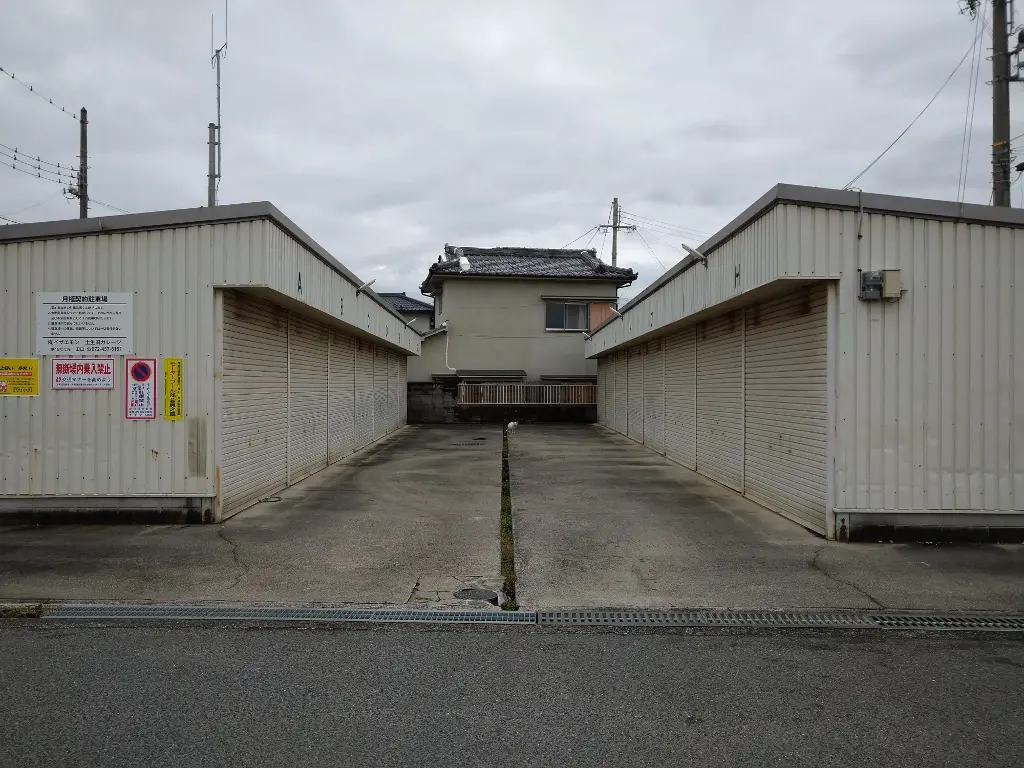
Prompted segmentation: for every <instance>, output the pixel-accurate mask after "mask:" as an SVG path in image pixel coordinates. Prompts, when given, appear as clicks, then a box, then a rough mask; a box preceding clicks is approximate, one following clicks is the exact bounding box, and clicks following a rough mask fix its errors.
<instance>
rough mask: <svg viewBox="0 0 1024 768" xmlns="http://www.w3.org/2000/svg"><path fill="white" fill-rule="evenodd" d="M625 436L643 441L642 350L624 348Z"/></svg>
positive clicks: (638, 348) (639, 441)
mask: <svg viewBox="0 0 1024 768" xmlns="http://www.w3.org/2000/svg"><path fill="white" fill-rule="evenodd" d="M626 436H627V437H629V438H630V439H631V440H636V441H637V442H638V443H642V442H643V441H644V350H643V348H642V347H639V346H637V347H630V348H629V349H627V350H626Z"/></svg>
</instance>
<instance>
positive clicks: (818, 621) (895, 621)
mask: <svg viewBox="0 0 1024 768" xmlns="http://www.w3.org/2000/svg"><path fill="white" fill-rule="evenodd" d="M41 618H42V619H88V620H102V619H179V620H233V621H314V622H364V623H381V624H393V623H412V624H520V625H523V624H525V625H533V626H542V627H565V626H577V627H580V626H590V627H747V628H791V629H808V628H811V629H813V628H817V629H876V630H877V629H900V630H923V631H935V630H947V631H948V630H952V631H969V632H1021V631H1024V615H1022V614H981V613H976V614H951V613H945V614H937V613H917V612H887V611H742V610H717V609H707V610H703V609H698V610H626V609H621V610H620V609H603V610H568V609H567V610H540V611H480V610H476V611H447V610H429V609H420V610H411V609H407V608H333V607H322V606H222V605H177V604H145V605H139V604H135V605H130V604H109V603H108V604H93V603H65V604H57V605H53V606H43V609H42V614H41Z"/></svg>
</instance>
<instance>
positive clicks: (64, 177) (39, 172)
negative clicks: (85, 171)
mask: <svg viewBox="0 0 1024 768" xmlns="http://www.w3.org/2000/svg"><path fill="white" fill-rule="evenodd" d="M0 157H6V158H7V159H8V160H10V161H11V167H12V168H14V167H15V165H16V164H17V165H22V166H24V167H26V168H31V169H32V170H33V171H35V173H34V174H33V175H34V176H39V177H40V178H45V179H51V177H53V176H56V177H57V179H58V180H60V181H61V182H62V183H63V182H65V181H66V182H68V183H72V182H74V181H75V174H74V173H72V172H71V169H70V168H67V169H65V168H58V169H57V170H52V169H50V168H43V166H42V165H37V164H34V163H32V162H29V160H35V158H34V157H33V158H29V160H25V159H24V158H21V157H18V156H17V155H12V154H10V153H8V152H4V151H3V150H2V149H0ZM16 170H21V169H20V168H16ZM65 170H66V171H67V173H66V174H65V172H64V171H65ZM43 174H49V175H47V176H44V175H43ZM51 180H52V179H51Z"/></svg>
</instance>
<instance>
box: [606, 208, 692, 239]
mask: <svg viewBox="0 0 1024 768" xmlns="http://www.w3.org/2000/svg"><path fill="white" fill-rule="evenodd" d="M622 214H623V215H624V216H630V217H632V218H634V219H640V220H642V221H647V222H651V223H653V224H660V225H661V226H662V227H664V228H667V229H677V230H679V231H681V232H684V233H696V234H698V235H710V234H711V233H710V232H705V231H704V230H702V229H695V228H694V227H684V226H683V225H681V224H672V223H670V222H667V221H661V220H660V219H652V218H651V217H649V216H641V215H640V214H638V213H633V212H632V211H622Z"/></svg>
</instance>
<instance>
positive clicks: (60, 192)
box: [11, 189, 64, 213]
mask: <svg viewBox="0 0 1024 768" xmlns="http://www.w3.org/2000/svg"><path fill="white" fill-rule="evenodd" d="M63 193H64V190H62V189H58V190H57V191H56V192H54V193H53V194H52V195H50V196H49V197H44V198H43V199H42V200H40V201H39V202H38V203H32V205H26V206H25V207H24V208H20V209H18V210H17V211H11V213H24V212H25V211H31V210H32V209H33V208H38V207H39V206H40V205H42V204H43V203H48V202H50V201H51V200H53V198H55V197H56V196H57V195H61V194H63Z"/></svg>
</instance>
